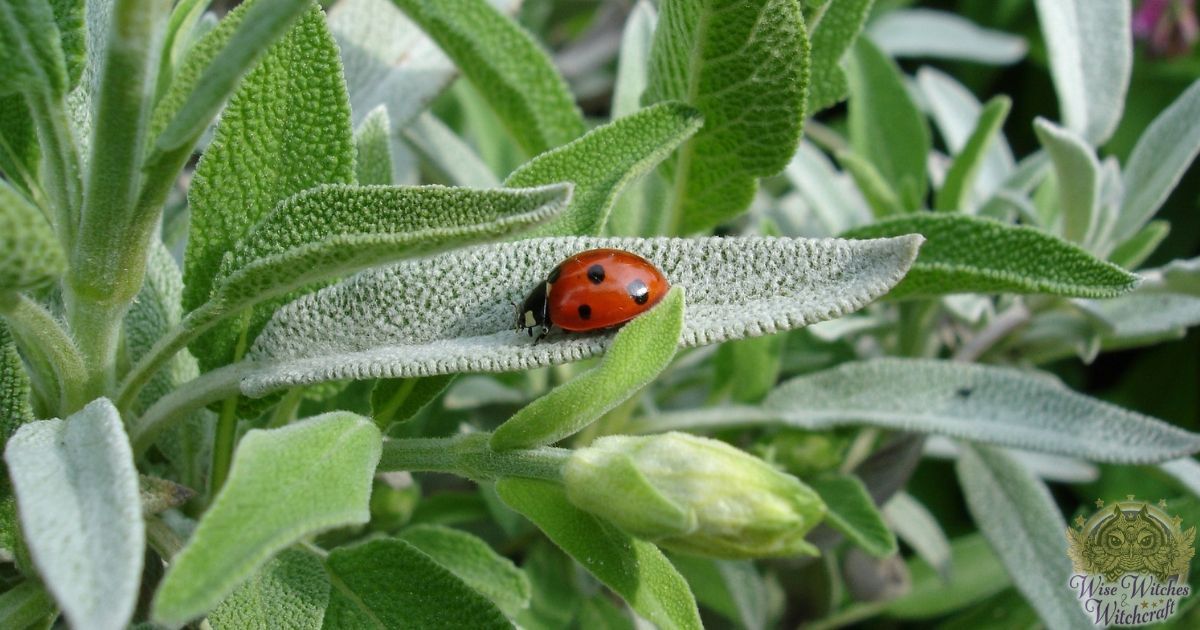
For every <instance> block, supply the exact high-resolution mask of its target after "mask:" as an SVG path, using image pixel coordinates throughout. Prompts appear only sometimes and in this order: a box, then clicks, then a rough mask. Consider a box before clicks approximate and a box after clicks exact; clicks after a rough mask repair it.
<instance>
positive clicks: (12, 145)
mask: <svg viewBox="0 0 1200 630" xmlns="http://www.w3.org/2000/svg"><path fill="white" fill-rule="evenodd" d="M40 160H41V147H40V146H39V145H38V139H37V128H36V127H34V124H33V117H32V114H31V113H30V110H29V105H27V104H26V102H25V97H24V96H22V95H20V94H9V95H8V96H0V173H3V174H4V177H5V179H6V180H8V182H9V184H10V185H12V186H13V187H15V188H17V189H18V190H20V191H21V192H22V193H24V194H26V195H28V194H29V191H30V188H29V187H30V185H31V184H32V183H33V181H34V180H36V179H37V175H38V167H39V166H40Z"/></svg>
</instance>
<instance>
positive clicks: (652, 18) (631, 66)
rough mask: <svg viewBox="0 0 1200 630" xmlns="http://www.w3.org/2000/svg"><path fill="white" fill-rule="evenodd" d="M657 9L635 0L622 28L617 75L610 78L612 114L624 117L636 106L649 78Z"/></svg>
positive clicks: (645, 0) (615, 116)
mask: <svg viewBox="0 0 1200 630" xmlns="http://www.w3.org/2000/svg"><path fill="white" fill-rule="evenodd" d="M657 25H658V12H657V11H656V10H655V9H654V5H653V4H652V3H651V2H650V1H649V0H638V2H637V4H635V5H633V9H631V10H630V11H629V17H628V18H626V20H625V28H624V30H622V31H621V49H620V51H619V52H618V53H617V78H616V80H615V81H614V82H613V98H612V117H613V118H614V119H616V118H623V117H625V116H628V115H630V114H632V113H634V112H636V111H637V110H638V107H639V106H640V105H639V104H640V103H641V100H642V93H643V92H645V91H646V83H647V82H648V81H649V78H648V76H647V75H648V71H647V66H649V63H650V47H651V45H652V44H653V42H654V29H655V27H656V26H657Z"/></svg>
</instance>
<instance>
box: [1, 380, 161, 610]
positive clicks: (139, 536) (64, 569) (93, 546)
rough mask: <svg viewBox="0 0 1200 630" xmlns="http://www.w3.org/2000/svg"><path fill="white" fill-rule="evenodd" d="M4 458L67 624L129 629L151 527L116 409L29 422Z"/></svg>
mask: <svg viewBox="0 0 1200 630" xmlns="http://www.w3.org/2000/svg"><path fill="white" fill-rule="evenodd" d="M4 459H5V461H7V462H8V472H9V476H10V477H11V479H12V484H13V490H14V491H15V493H16V496H17V504H18V506H19V508H20V511H19V516H20V519H21V531H22V532H24V534H25V542H26V544H27V545H28V546H29V551H30V553H31V555H32V556H33V562H34V564H35V565H37V569H38V573H39V574H40V575H41V577H42V580H43V582H44V583H45V585H46V588H47V589H48V590H49V591H50V593H51V594H52V595H54V599H55V601H57V602H58V605H59V607H60V608H61V609H62V611H63V614H64V615H65V616H66V618H67V620H68V621H69V622H70V623H71V625H72V626H75V627H80V628H83V627H87V628H101V629H104V628H112V629H114V630H116V629H120V628H124V627H125V625H126V624H127V623H128V622H129V618H130V616H131V615H132V614H133V606H134V603H135V602H136V601H137V596H138V587H139V584H140V583H141V577H142V556H143V551H144V550H143V545H144V544H145V542H144V541H145V529H144V527H143V524H142V508H141V504H140V502H139V495H138V476H137V469H136V468H134V465H133V451H132V450H131V449H130V447H129V440H128V438H127V437H126V435H125V428H124V427H123V426H122V424H121V417H120V416H119V415H118V414H117V410H116V408H115V407H113V405H112V403H110V402H109V401H108V399H106V398H100V399H98V400H96V401H93V402H92V403H90V404H89V405H87V406H86V407H84V408H83V409H82V410H80V411H79V412H77V413H75V414H73V415H71V416H70V417H68V418H67V419H66V420H57V419H56V420H43V421H40V422H32V423H30V424H26V425H24V426H23V427H21V428H20V429H19V430H18V431H17V432H16V434H14V435H13V436H12V438H10V439H9V440H8V446H7V448H6V449H5V451H4Z"/></svg>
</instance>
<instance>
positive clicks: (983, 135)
mask: <svg viewBox="0 0 1200 630" xmlns="http://www.w3.org/2000/svg"><path fill="white" fill-rule="evenodd" d="M1011 106H1012V100H1011V99H1009V98H1008V97H1007V96H997V97H995V98H993V99H992V100H990V101H988V103H987V105H986V106H985V107H984V108H983V111H982V112H980V114H979V119H978V120H977V121H976V122H975V129H974V131H972V132H971V135H970V137H969V138H968V139H967V143H966V145H964V146H963V148H962V150H961V151H959V152H958V154H957V155H956V156H955V157H954V163H953V164H952V165H951V166H950V170H949V171H948V172H947V173H946V180H945V182H944V183H943V184H942V188H941V190H939V191H938V192H937V202H936V203H935V204H934V207H935V208H937V209H938V210H962V209H965V208H968V207H969V203H968V199H967V197H968V195H969V193H970V191H971V189H972V188H973V187H974V184H975V178H976V177H977V176H978V175H979V172H980V170H982V168H983V165H984V160H985V157H986V156H987V154H988V151H989V150H990V148H991V146H992V143H993V142H994V141H995V139H996V135H997V134H998V133H999V132H1000V128H1001V127H1003V126H1004V119H1005V118H1006V117H1007V116H1008V110H1009V108H1010V107H1011Z"/></svg>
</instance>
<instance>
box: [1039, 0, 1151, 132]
mask: <svg viewBox="0 0 1200 630" xmlns="http://www.w3.org/2000/svg"><path fill="white" fill-rule="evenodd" d="M1035 4H1036V6H1037V12H1038V22H1039V23H1040V25H1041V28H1042V39H1043V41H1045V42H1046V52H1047V53H1048V56H1049V58H1050V76H1051V78H1053V79H1054V89H1055V91H1056V92H1057V93H1058V110H1059V111H1060V112H1062V117H1063V121H1064V122H1065V126H1066V127H1067V129H1070V130H1071V131H1074V132H1075V133H1078V134H1080V135H1082V136H1083V137H1084V138H1085V139H1086V140H1087V141H1088V142H1089V143H1091V144H1092V145H1093V146H1096V145H1100V144H1102V143H1103V142H1104V141H1105V140H1108V138H1109V136H1111V135H1112V132H1113V130H1115V129H1116V128H1117V123H1118V122H1120V120H1121V112H1122V110H1123V109H1124V107H1125V92H1126V90H1128V89H1129V75H1130V71H1131V70H1132V68H1133V38H1131V37H1130V36H1129V33H1130V26H1129V24H1130V15H1131V14H1132V11H1131V10H1130V8H1129V1H1128V0H1037V2H1036V3H1035Z"/></svg>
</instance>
